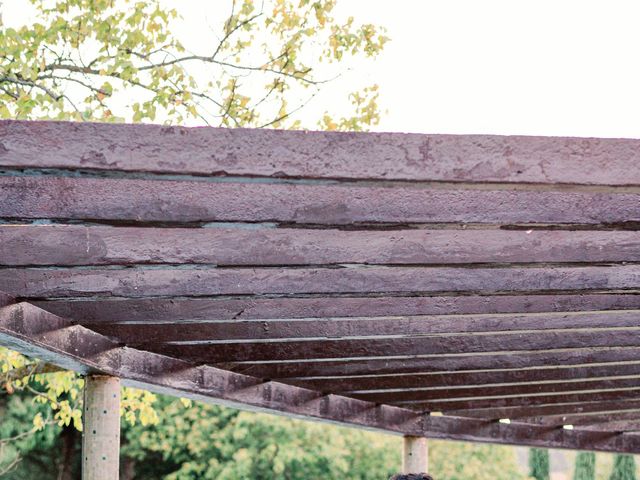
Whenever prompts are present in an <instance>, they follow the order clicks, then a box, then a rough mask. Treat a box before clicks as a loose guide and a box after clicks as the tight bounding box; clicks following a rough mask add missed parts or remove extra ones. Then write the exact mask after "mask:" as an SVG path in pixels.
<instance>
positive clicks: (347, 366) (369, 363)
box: [220, 346, 640, 382]
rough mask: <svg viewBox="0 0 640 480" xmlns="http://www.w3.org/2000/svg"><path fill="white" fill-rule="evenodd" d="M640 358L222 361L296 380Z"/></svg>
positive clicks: (625, 350)
mask: <svg viewBox="0 0 640 480" xmlns="http://www.w3.org/2000/svg"><path fill="white" fill-rule="evenodd" d="M400 353H401V352H400ZM638 361H640V348H637V347H612V346H609V347H602V348H590V349H568V350H556V351H541V352H502V353H500V352H494V353H492V354H491V355H480V354H479V355H473V354H468V355H463V356H462V355H458V356H456V355H441V354H435V355H431V354H427V355H423V356H420V357H402V356H401V357H400V358H364V359H340V360H332V361H327V360H324V361H313V360H310V361H297V362H242V363H234V362H221V363H220V366H221V367H222V368H226V369H230V370H233V371H237V372H239V373H243V372H244V373H247V374H249V375H254V376H256V377H260V378H273V379H281V380H283V381H288V382H290V381H292V379H300V378H310V377H311V378H317V377H320V378H325V377H328V378H340V377H343V376H350V375H373V376H379V375H399V374H412V373H429V372H441V373H444V374H446V375H449V374H450V373H452V372H460V371H472V372H473V374H476V373H477V371H492V372H493V371H496V370H503V369H508V370H523V371H525V372H530V371H531V370H532V369H537V368H540V367H545V366H546V367H553V366H566V367H574V366H579V365H595V364H603V363H604V364H607V363H608V364H611V365H617V364H620V362H638Z"/></svg>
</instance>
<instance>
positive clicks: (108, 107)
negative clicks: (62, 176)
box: [0, 0, 387, 130]
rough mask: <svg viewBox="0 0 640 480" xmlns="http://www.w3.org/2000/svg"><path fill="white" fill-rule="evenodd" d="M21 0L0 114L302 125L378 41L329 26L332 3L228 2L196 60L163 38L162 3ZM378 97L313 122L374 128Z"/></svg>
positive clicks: (1, 39) (369, 30)
mask: <svg viewBox="0 0 640 480" xmlns="http://www.w3.org/2000/svg"><path fill="white" fill-rule="evenodd" d="M23 1H24V3H25V5H24V7H25V8H26V6H27V5H26V4H27V3H28V1H30V2H31V4H32V5H33V8H34V9H35V12H34V14H35V15H36V18H37V21H36V22H34V24H32V25H28V26H22V27H20V28H10V27H4V28H2V29H1V30H0V45H2V53H1V54H0V117H5V118H25V119H34V118H57V119H75V120H88V119H91V120H103V121H117V120H122V119H123V118H125V119H130V120H133V121H143V120H147V121H155V120H157V119H161V120H162V121H165V122H170V123H184V122H185V121H189V120H190V119H191V120H193V119H198V120H199V121H200V122H205V123H208V124H212V125H222V126H232V127H241V126H242V127H265V126H273V127H280V128H293V127H303V126H305V125H304V123H306V122H302V119H301V117H300V116H299V115H297V114H298V113H299V111H300V109H301V108H302V107H304V106H305V105H307V104H308V102H309V101H310V100H311V99H313V98H314V97H315V96H317V95H318V94H319V93H320V92H321V90H322V89H323V87H325V86H327V85H328V84H331V86H332V88H334V89H335V88H336V85H335V81H334V80H336V78H337V77H339V76H340V73H341V72H342V71H344V70H346V69H347V68H348V67H349V65H350V63H351V62H352V61H353V60H354V59H356V58H358V57H370V58H372V57H375V56H377V55H378V54H379V53H380V52H381V51H382V49H383V47H384V44H385V43H386V41H387V38H386V37H385V36H384V35H383V34H382V32H381V30H380V28H378V27H376V26H374V25H370V24H365V25H357V24H356V23H355V20H354V19H353V18H348V19H346V20H345V21H338V20H337V19H336V18H334V17H333V11H334V8H335V5H336V0H314V1H312V0H264V1H260V2H259V1H255V2H254V0H230V1H229V2H228V4H227V5H226V7H225V12H228V13H227V15H226V19H225V21H224V22H222V23H221V24H220V25H219V26H218V27H219V29H220V31H219V32H217V39H216V36H213V38H211V39H203V41H202V45H203V46H202V51H199V52H190V51H186V49H185V47H184V46H183V44H182V43H181V42H180V40H179V39H177V38H176V37H175V36H173V35H172V34H171V32H172V25H173V23H172V22H173V21H175V19H176V17H177V12H176V11H175V10H172V9H166V8H163V6H162V2H161V1H160V0H146V1H134V0H51V1H40V0H23ZM220 13H221V14H222V11H221V12H220ZM377 95H378V93H377V87H376V86H375V85H372V86H368V87H365V88H362V89H360V90H359V91H357V92H352V93H351V94H350V95H348V98H347V95H345V101H346V102H347V105H349V104H350V109H349V110H350V112H349V114H348V115H346V116H344V117H341V118H339V119H335V118H333V116H332V115H331V113H330V112H327V113H326V114H325V115H323V116H321V118H320V119H319V122H318V125H319V126H321V127H324V128H327V129H337V128H341V129H349V130H361V129H364V128H366V127H367V126H370V125H372V124H375V123H376V122H377V121H378V119H379V112H378V108H377V104H376V99H377ZM123 101H126V103H125V105H124V106H123V105H122V103H123ZM334 103H335V102H334ZM307 126H308V125H307Z"/></svg>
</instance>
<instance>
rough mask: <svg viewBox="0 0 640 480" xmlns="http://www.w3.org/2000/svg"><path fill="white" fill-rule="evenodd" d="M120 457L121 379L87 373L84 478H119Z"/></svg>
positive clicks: (83, 443) (83, 440)
mask: <svg viewBox="0 0 640 480" xmlns="http://www.w3.org/2000/svg"><path fill="white" fill-rule="evenodd" d="M119 460H120V379H119V378H117V377H111V376H108V375H88V376H87V377H85V385H84V412H83V434H82V480H117V479H118V476H119V467H120V462H119Z"/></svg>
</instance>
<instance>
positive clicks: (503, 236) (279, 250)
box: [0, 225, 640, 266]
mask: <svg viewBox="0 0 640 480" xmlns="http://www.w3.org/2000/svg"><path fill="white" fill-rule="evenodd" d="M480 244H481V245H482V248H478V245H480ZM238 245H242V248H238ZM620 261H627V262H633V261H640V232H624V231H623V232H620V231H617V232H616V231H605V232H602V231H596V232H594V231H586V232H585V231H542V230H534V231H522V230H520V231H509V230H400V231H384V232H380V231H339V230H303V229H264V228H263V229H255V230H246V229H240V228H205V229H202V228H199V229H193V228H190V229H182V228H172V229H166V228H165V229H160V228H127V227H119V228H113V227H83V226H76V225H65V226H61V225H25V226H13V225H12V226H0V264H2V265H16V266H19V265H108V264H124V265H126V264H142V263H145V264H146V263H149V264H162V263H192V264H200V263H204V264H217V265H321V264H343V263H350V264H355V263H367V264H445V263H446V264H469V263H518V262H520V263H521V262H525V263H533V262H592V263H594V262H620Z"/></svg>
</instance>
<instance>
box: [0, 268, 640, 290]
mask: <svg viewBox="0 0 640 480" xmlns="http://www.w3.org/2000/svg"><path fill="white" fill-rule="evenodd" d="M637 289H640V265H627V266H614V267H601V266H597V267H593V266H589V267H562V268H559V267H541V268H449V267H433V268H430V267H424V268H423V267H363V268H208V267H204V268H172V267H163V268H125V269H108V268H94V269H78V268H69V269H48V268H24V269H23V268H18V269H13V268H7V269H1V270H0V290H3V291H5V292H7V293H9V294H11V295H15V296H17V297H22V298H25V297H38V298H43V297H64V296H74V297H75V296H102V297H104V296H108V297H111V296H118V297H119V296H122V297H145V296H207V295H251V294H285V295H292V294H322V295H326V294H330V293H337V294H363V293H365V294H372V293H379V294H385V293H387V294H388V293H407V292H411V293H441V292H458V293H459V292H469V293H476V292H486V293H495V292H523V293H524V292H541V293H542V292H550V291H558V290H560V291H575V290H597V291H601V290H602V291H605V290H611V291H612V293H615V291H616V290H634V291H635V290H637Z"/></svg>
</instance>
